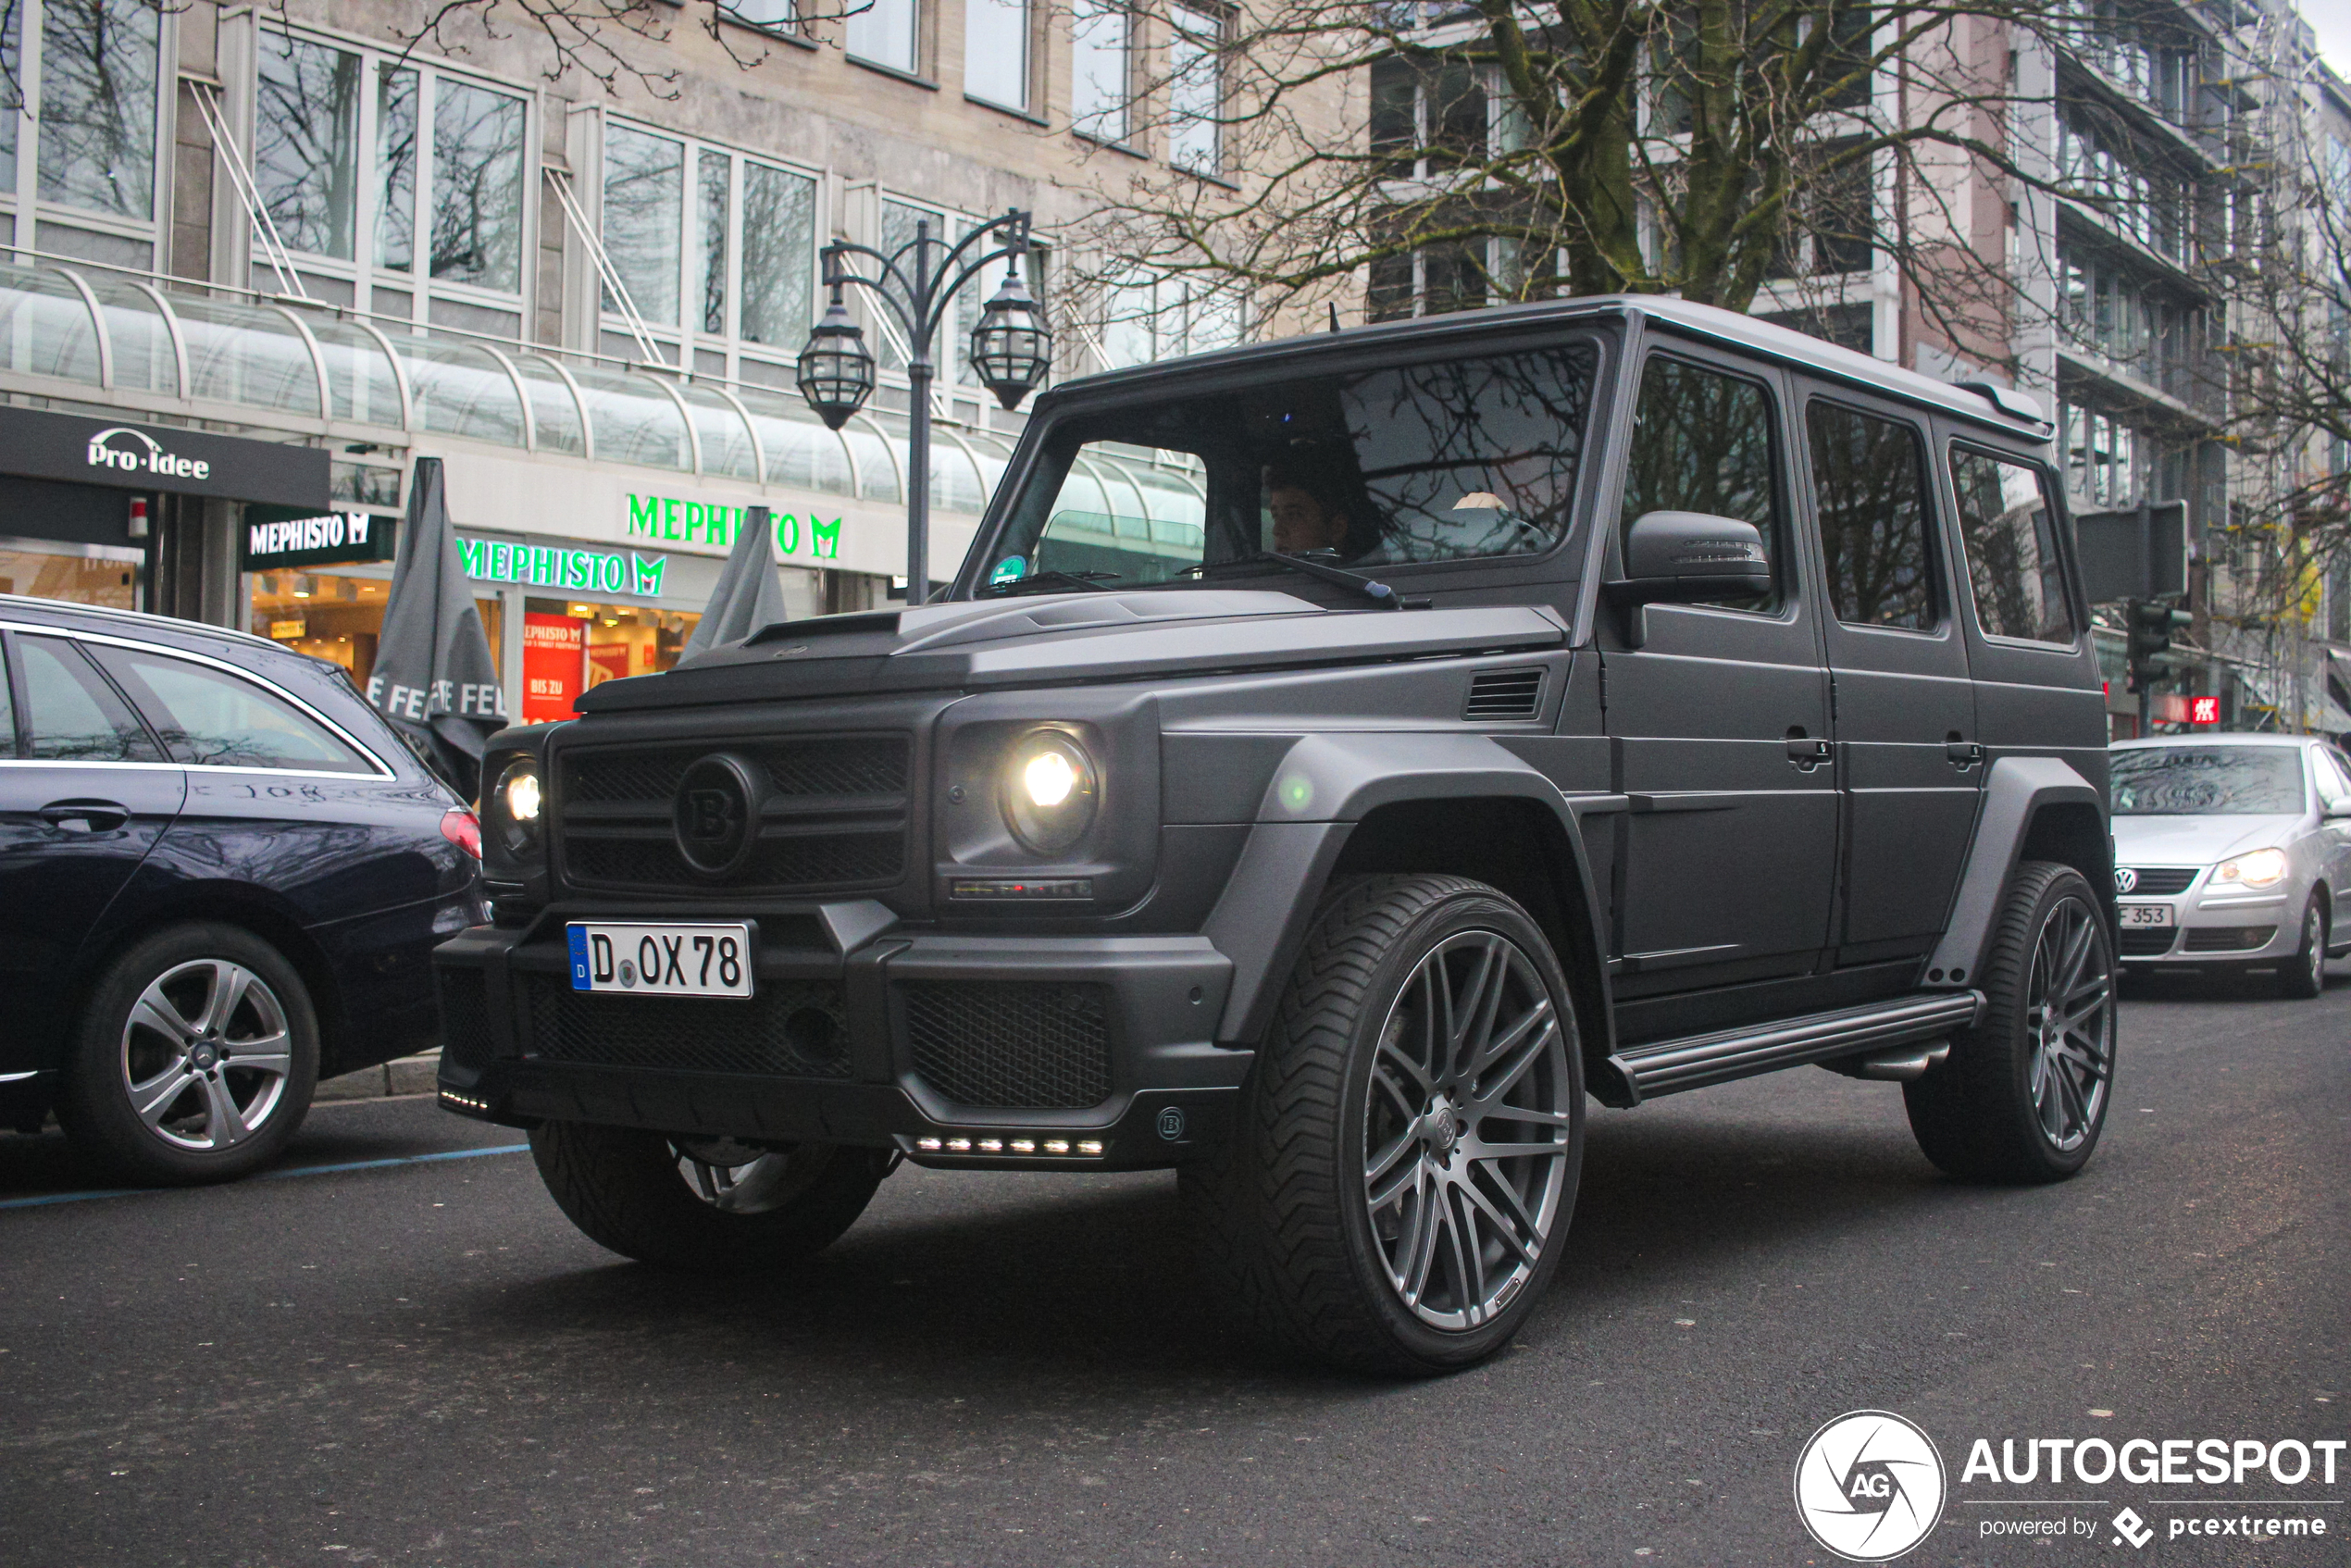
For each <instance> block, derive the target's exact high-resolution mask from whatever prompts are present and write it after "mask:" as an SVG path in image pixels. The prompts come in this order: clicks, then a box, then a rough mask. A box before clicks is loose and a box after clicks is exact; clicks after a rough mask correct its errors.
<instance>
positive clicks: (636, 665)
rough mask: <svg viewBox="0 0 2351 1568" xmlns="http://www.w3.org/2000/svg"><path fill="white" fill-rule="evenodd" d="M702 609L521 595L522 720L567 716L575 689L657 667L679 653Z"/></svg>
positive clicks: (658, 669) (544, 720)
mask: <svg viewBox="0 0 2351 1568" xmlns="http://www.w3.org/2000/svg"><path fill="white" fill-rule="evenodd" d="M701 619H702V617H701V616H697V615H689V614H685V613H681V612H679V611H676V610H655V609H650V608H647V607H645V606H642V605H636V604H580V603H578V602H576V601H572V600H565V599H526V600H525V601H523V625H522V722H523V723H525V724H544V723H547V722H550V721H552V720H557V719H566V718H569V717H571V716H572V714H571V705H572V703H574V702H575V701H577V700H578V696H579V694H580V693H581V692H582V691H587V690H588V689H589V688H590V687H591V686H601V685H603V683H604V682H605V681H607V680H618V679H621V678H625V677H628V676H632V675H658V674H659V673H661V672H662V671H664V670H665V669H667V668H669V667H670V666H672V665H674V664H676V663H677V662H678V658H679V657H680V656H681V655H682V654H683V653H684V652H685V648H686V639H687V638H689V637H690V636H692V635H693V630H694V626H695V623H696V622H698V621H700V620H701Z"/></svg>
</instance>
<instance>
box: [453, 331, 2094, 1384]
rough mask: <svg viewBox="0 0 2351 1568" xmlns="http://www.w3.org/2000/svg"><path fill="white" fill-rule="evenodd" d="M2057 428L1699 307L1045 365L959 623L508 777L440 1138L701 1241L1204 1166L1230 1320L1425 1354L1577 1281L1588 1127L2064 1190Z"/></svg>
mask: <svg viewBox="0 0 2351 1568" xmlns="http://www.w3.org/2000/svg"><path fill="white" fill-rule="evenodd" d="M2048 433H2049V432H2048V427H2047V426H2046V423H2044V422H2043V421H2042V419H2041V418H2040V417H2039V415H2038V413H2037V411H2036V410H2034V408H2033V406H2032V404H2030V402H2029V400H2026V399H2023V398H2021V397H2019V396H2017V395H2016V394H2014V393H2011V392H2005V391H2000V390H1997V389H1988V388H1986V389H1962V388H1957V387H1952V386H1947V385H1944V384H1942V383H1939V382H1934V381H1931V380H1925V379H1923V378H1922V377H1919V376H1916V375H1912V374H1909V373H1908V372H1905V371H1902V370H1899V369H1897V368H1894V367H1889V366H1886V365H1884V364H1881V363H1878V362H1876V361H1873V360H1870V359H1867V358H1863V357H1860V356H1859V355H1851V354H1847V353H1845V352H1842V351H1840V350H1837V349H1834V348H1831V347H1828V346H1826V345H1824V344H1822V343H1821V342H1816V341H1813V340H1811V339H1809V338H1803V337H1799V336H1797V335H1795V334H1792V333H1789V332H1786V331H1783V330H1778V329H1775V328H1773V327H1770V326H1766V325H1762V324H1760V323H1758V322H1755V321H1752V320H1749V319H1748V318H1745V317H1737V316H1733V315H1727V314H1724V313H1722V312H1718V311H1713V310H1709V309H1705V308H1701V307H1696V306H1689V305H1677V304H1671V303H1661V302H1657V301H1653V300H1637V301H1636V300H1625V299H1614V300H1591V301H1577V302H1569V303H1564V304H1560V305H1543V306H1529V307H1525V308H1518V309H1509V310H1493V311H1482V312H1478V313H1474V314H1472V315H1464V316H1453V317H1442V318H1438V319H1436V320H1427V321H1418V322H1410V323H1399V324H1396V325H1392V326H1383V327H1375V328H1370V329H1366V330H1359V331H1349V332H1341V333H1337V334H1333V335H1328V336H1316V337H1312V338H1301V339H1295V340H1291V341H1287V342H1276V343H1269V344H1264V345H1261V346H1257V347H1252V348H1247V349H1240V350H1236V351H1233V352H1231V353H1225V354H1219V355H1208V356H1204V357H1201V358H1198V359H1193V360H1188V361H1184V362H1182V363H1179V364H1172V365H1163V366H1158V367H1150V368H1145V369H1138V370H1132V371H1125V372H1120V373H1116V374H1113V375H1106V376H1099V377H1095V378H1092V379H1089V380H1082V381H1077V382H1073V383H1071V384H1069V385H1066V386H1064V387H1062V388H1060V389H1059V390H1057V391H1055V392H1051V393H1050V394H1049V395H1047V396H1045V397H1044V398H1043V399H1041V400H1040V402H1039V406H1038V409H1037V412H1036V417H1035V418H1034V419H1033V420H1032V422H1031V423H1030V426H1029V429H1028V432H1027V435H1026V439H1025V441H1024V442H1023V443H1022V445H1021V447H1020V450H1019V452H1018V454H1017V455H1016V457H1015V458H1014V463H1013V466H1012V467H1011V469H1010V471H1009V473H1008V474H1007V476H1006V479H1005V482H1004V484H1003V486H1002V488H1001V491H1000V492H999V493H998V495H997V496H996V499H995V503H994V505H993V506H992V508H991V510H990V511H989V515H988V516H987V519H986V520H985V522H984V523H983V524H982V526H981V529H980V531H979V534H978V536H977V542H976V545H975V547H974V549H973V550H972V552H971V554H970V555H969V557H968V558H967V559H966V560H965V562H964V566H963V568H962V572H961V575H960V576H959V577H958V578H957V579H956V581H955V583H954V586H953V588H952V591H951V592H950V594H949V595H948V598H947V600H946V601H945V602H943V603H939V604H932V605H927V606H924V607H922V608H918V609H907V610H903V611H899V612H891V613H886V614H874V615H854V616H834V617H830V618H827V619H822V620H814V621H806V622H801V623H795V624H792V625H789V626H775V627H770V628H766V629H765V630H764V631H762V632H760V633H758V634H757V635H755V636H753V637H752V638H750V639H748V640H746V641H743V642H741V643H739V644H734V645H730V646H727V647H723V648H720V649H717V650H715V651H713V652H711V653H705V654H703V656H701V657H699V658H695V659H691V660H689V661H687V662H686V663H684V664H682V665H680V666H678V668H677V669H676V670H674V671H672V672H670V673H669V674H666V675H663V676H658V677H649V678H641V679H634V680H618V681H613V682H609V683H607V684H605V685H603V686H600V687H598V688H596V689H595V690H594V691H592V692H591V693H590V694H589V695H588V696H587V697H586V698H585V699H584V700H583V701H582V703H581V704H580V705H581V708H582V710H583V711H584V716H583V717H582V718H580V719H579V720H578V721H577V722H575V723H569V724H565V725H561V726H553V727H540V728H528V729H516V730H509V731H507V732H505V733H504V735H502V736H500V737H498V738H496V739H495V740H493V741H492V742H491V753H490V756H489V758H488V759H487V768H486V772H485V775H484V777H485V778H490V779H491V780H493V781H494V783H493V786H492V790H491V795H490V797H489V799H488V800H487V801H486V802H485V807H486V813H485V836H486V840H487V842H486V851H487V861H486V875H487V876H488V877H489V878H490V883H491V896H492V900H493V907H494V911H495V915H494V920H493V924H492V925H491V926H489V927H482V928H479V929H476V930H472V931H468V932H466V933H465V934H464V935H463V936H460V937H458V938H456V939H454V940H451V941H450V942H448V943H447V944H445V945H444V946H442V948H441V949H440V950H439V953H438V963H439V966H440V977H441V986H442V1006H443V1010H444V1013H445V1015H446V1019H447V1045H446V1049H445V1051H444V1052H443V1055H442V1069H441V1093H442V1102H443V1103H444V1104H446V1105H448V1106H450V1107H452V1108H454V1109H456V1110H459V1111H462V1112H465V1113H467V1114H473V1115H476V1116H481V1117H486V1118H488V1119H490V1120H492V1121H498V1122H504V1123H506V1124H508V1125H511V1126H527V1127H529V1129H530V1132H531V1140H532V1148H533V1150H534V1151H535V1153H536V1155H537V1158H538V1164H539V1168H540V1170H541V1174H542V1175H543V1176H544V1177H545V1179H546V1182H547V1184H548V1186H549V1188H551V1189H552V1191H553V1192H554V1196H555V1199H556V1201H558V1202H559V1203H560V1204H561V1205H562V1206H563V1207H564V1209H565V1211H566V1213H569V1214H570V1215H571V1217H572V1218H573V1219H574V1220H575V1221H576V1222H578V1225H579V1226H581V1227H582V1228H583V1229H584V1230H585V1231H586V1232H587V1233H588V1234H589V1235H591V1237H593V1238H596V1239H597V1240H598V1241H600V1242H602V1243H603V1244H604V1245H606V1246H608V1247H611V1248H613V1249H615V1250H616V1251H621V1252H623V1253H626V1254H628V1255H630V1256H633V1257H637V1258H641V1259H645V1260H648V1261H652V1262H656V1263H667V1264H673V1265H680V1266H687V1267H695V1268H735V1267H745V1266H754V1265H769V1264H775V1263H782V1262H784V1261H786V1260H790V1259H792V1258H795V1257H799V1256H801V1255H803V1254H805V1253H806V1252H808V1251H812V1250H814V1249H815V1248H818V1247H822V1246H824V1245H825V1244H826V1243H827V1242H828V1241H830V1240H831V1239H832V1238H834V1237H836V1236H838V1235H839V1234H840V1232H841V1231H842V1230H843V1229H844V1228H845V1227H846V1226H849V1225H850V1223H851V1222H852V1220H853V1219H854V1218H855V1217H856V1215H857V1213H859V1211H860V1210H861V1209H862V1208H863V1207H864V1205H865V1202H866V1201H867V1200H868V1199H869V1198H870V1196H871V1195H872V1193H873V1191H874V1188H875V1186H876V1184H877V1182H878V1181H880V1179H881V1178H882V1177H883V1176H885V1175H886V1174H887V1173H888V1172H889V1170H890V1169H891V1168H892V1166H893V1165H894V1164H895V1163H896V1162H897V1161H899V1160H901V1159H905V1160H912V1161H914V1162H915V1163H917V1164H926V1165H935V1166H952V1167H958V1168H973V1167H989V1168H1018V1169H1026V1170H1039V1169H1054V1170H1063V1169H1067V1170H1081V1171H1082V1170H1093V1169H1103V1168H1126V1169H1131V1168H1136V1167H1151V1166H1174V1167H1176V1168H1177V1169H1178V1170H1179V1171H1180V1173H1181V1177H1180V1185H1181V1188H1182V1190H1183V1193H1184V1195H1185V1198H1186V1201H1187V1202H1188V1205H1189V1206H1190V1207H1191V1209H1192V1210H1193V1212H1194V1214H1195V1216H1196V1218H1197V1221H1198V1224H1199V1232H1200V1238H1201V1244H1202V1251H1203V1255H1204V1258H1205V1261H1206V1263H1207V1265H1208V1268H1209V1271H1210V1273H1211V1274H1212V1275H1213V1276H1214V1278H1215V1279H1216V1281H1217V1288H1218V1290H1219V1292H1220V1293H1221V1294H1222V1295H1224V1296H1225V1297H1226V1298H1227V1299H1228V1300H1231V1301H1232V1302H1234V1303H1236V1304H1238V1307H1239V1308H1240V1309H1241V1310H1242V1311H1243V1312H1244V1313H1245V1314H1246V1315H1247V1316H1248V1317H1250V1319H1251V1320H1253V1321H1254V1322H1255V1323H1256V1324H1258V1325H1260V1326H1261V1327H1263V1329H1264V1330H1266V1331H1268V1332H1270V1333H1272V1334H1273V1335H1275V1337H1277V1338H1281V1339H1283V1340H1286V1341H1287V1342H1288V1343H1290V1344H1292V1345H1294V1346H1296V1347H1299V1348H1301V1349H1303V1350H1308V1351H1310V1352H1312V1353H1315V1354H1319V1355H1322V1356H1325V1357H1327V1358H1331V1359H1334V1360H1336V1361H1338V1362H1341V1363H1350V1364H1354V1365H1358V1366H1365V1367H1372V1368H1378V1369H1387V1370H1391V1371H1402V1372H1427V1371H1435V1370H1440V1369H1443V1368H1448V1367H1454V1366H1460V1365H1463V1364H1466V1363H1471V1362H1474V1361H1475V1360H1477V1359H1478V1358H1480V1357H1482V1356H1485V1355H1487V1354H1489V1353H1491V1352H1492V1351H1493V1350H1496V1349H1497V1348H1498V1347H1499V1346H1500V1345H1501V1344H1502V1343H1503V1342H1504V1341H1505V1340H1506V1339H1507V1338H1509V1337H1510V1335H1511V1333H1512V1332H1513V1331H1514V1330H1515V1329H1516V1328H1517V1326H1518V1325H1520V1323H1522V1322H1523V1321H1524V1318H1525V1316H1526V1314H1527V1313H1528V1312H1529V1311H1530V1310H1531V1308H1532V1306H1533V1304H1534V1302H1535V1301H1536V1300H1537V1298H1539V1296H1540V1295H1541V1293H1542V1288H1543V1286H1544V1284H1545V1283H1546V1281H1547V1280H1548V1279H1549V1276H1551V1274H1552V1272H1553V1271H1554V1269H1555V1268H1556V1267H1557V1266H1558V1263H1559V1259H1560V1255H1561V1251H1562V1248H1563V1245H1564V1241H1563V1238H1565V1236H1566V1234H1567V1230H1568V1221H1569V1216H1570V1213H1571V1211H1572V1209H1573V1205H1574V1196H1575V1188H1576V1180H1577V1174H1578V1166H1579V1163H1580V1161H1581V1158H1582V1153H1583V1137H1584V1133H1583V1128H1584V1099H1585V1096H1586V1093H1587V1092H1588V1093H1589V1094H1591V1095H1592V1096H1593V1097H1595V1098H1597V1099H1598V1101H1600V1102H1601V1103H1603V1104H1605V1105H1611V1106H1620V1107H1623V1106H1635V1105H1638V1104H1639V1103H1640V1102H1641V1101H1644V1100H1648V1099H1652V1098H1654V1097H1656V1096H1658V1095H1661V1094H1670V1093H1673V1092H1675V1091H1677V1090H1681V1089H1696V1088H1698V1087H1700V1086H1703V1085H1707V1084H1713V1083H1720V1082H1723V1081H1725V1080H1728V1079H1732V1078H1737V1077H1741V1076H1747V1075H1749V1074H1754V1073H1760V1072H1766V1071H1770V1070H1773V1069H1775V1068H1780V1067H1787V1066H1794V1065H1797V1064H1804V1063H1814V1064H1821V1065H1823V1066H1828V1067H1831V1068H1833V1069H1835V1070H1837V1071H1840V1072H1844V1073H1847V1074H1849V1075H1854V1076H1862V1077H1872V1078H1887V1079H1897V1080H1899V1081H1901V1082H1902V1083H1903V1085H1904V1094H1905V1098H1906V1101H1907V1103H1908V1107H1909V1118H1910V1123H1911V1126H1913V1128H1914V1129H1915V1130H1916V1132H1917V1135H1918V1139H1919V1141H1920V1143H1921V1145H1922V1147H1923V1148H1924V1150H1925V1151H1926V1153H1927V1155H1928V1157H1929V1158H1931V1159H1932V1160H1933V1161H1934V1163H1935V1164H1938V1165H1940V1166H1942V1167H1943V1168H1944V1169H1946V1170H1947V1171H1950V1172H1952V1173H1954V1174H1956V1175H1959V1176H1968V1177H1974V1178H1981V1179H1988V1180H1995V1181H2046V1180H2052V1179H2055V1178H2059V1177H2062V1176H2069V1175H2071V1173H2072V1172H2074V1171H2076V1170H2078V1169H2080V1168H2081V1166H2082V1164H2083V1163H2084V1161H2086V1160H2087V1159H2088V1157H2089V1155H2090V1151H2091V1150H2092V1148H2093V1147H2094V1146H2095V1145H2096V1141H2097V1138H2098V1133H2099V1129H2100V1127H2101V1126H2102V1124H2103V1122H2104V1119H2105V1114H2106V1109H2107V1102H2108V1097H2109V1087H2110V1084H2111V1082H2112V1075H2113V1065H2114V1003H2113V977H2114V951H2115V942H2114V928H2113V923H2114V902H2113V885H2114V884H2113V873H2112V865H2111V852H2110V848H2109V843H2108V834H2107V822H2106V766H2107V759H2106V751H2105V746H2104V740H2105V736H2104V724H2105V721H2104V717H2103V712H2102V709H2103V703H2102V702H2101V699H2100V696H2099V678H2098V670H2097V665H2096V659H2095V657H2094V655H2093V653H2092V652H2091V647H2090V643H2089V640H2088V638H2087V636H2086V635H2085V634H2084V628H2085V625H2086V617H2085V611H2084V604H2083V603H2082V599H2081V593H2080V590H2079V588H2078V586H2077V584H2076V579H2075V568H2074V566H2073V561H2072V549H2071V530H2070V529H2069V527H2068V526H2067V523H2066V520H2065V514H2064V512H2063V509H2062V506H2061V504H2060V502H2059V487H2058V486H2057V484H2056V482H2055V479H2054V476H2053V475H2052V474H2051V473H2050V471H2049V469H2048V467H2047V463H2046V440H2047V437H2048Z"/></svg>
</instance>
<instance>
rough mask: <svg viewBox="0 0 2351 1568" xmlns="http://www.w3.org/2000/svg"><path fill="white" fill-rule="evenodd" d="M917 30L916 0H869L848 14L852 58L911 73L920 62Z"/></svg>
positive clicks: (918, 25) (918, 29)
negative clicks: (862, 7) (863, 5)
mask: <svg viewBox="0 0 2351 1568" xmlns="http://www.w3.org/2000/svg"><path fill="white" fill-rule="evenodd" d="M920 31H921V15H920V12H919V11H918V9H917V0H871V4H869V5H867V6H865V9H864V10H862V11H856V12H852V14H851V16H850V19H849V53H850V56H851V57H852V58H854V59H860V60H866V61H869V62H871V63H872V64H874V65H877V66H888V67H889V68H890V69H892V70H902V71H905V72H906V73H908V74H909V75H912V74H914V71H915V70H916V69H917V68H918V67H919V66H920V64H921V56H920V53H919V50H918V48H917V44H918V42H919V35H920Z"/></svg>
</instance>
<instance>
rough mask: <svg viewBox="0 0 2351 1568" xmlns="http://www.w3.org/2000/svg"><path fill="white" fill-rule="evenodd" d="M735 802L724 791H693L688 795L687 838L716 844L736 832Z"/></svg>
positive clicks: (701, 842) (700, 842) (702, 842)
mask: <svg viewBox="0 0 2351 1568" xmlns="http://www.w3.org/2000/svg"><path fill="white" fill-rule="evenodd" d="M735 804H736V803H735V800H734V797H733V796H731V795H729V794H728V792H727V791H726V790H690V791H688V793H687V795H686V837H688V838H689V839H691V840H694V841H695V842H696V843H698V844H715V843H720V842H722V841H724V840H725V839H726V837H727V835H728V833H730V832H732V831H733V830H734V826H735Z"/></svg>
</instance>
